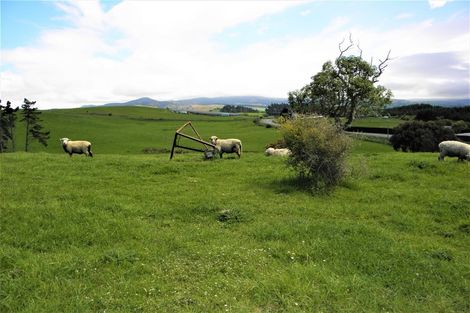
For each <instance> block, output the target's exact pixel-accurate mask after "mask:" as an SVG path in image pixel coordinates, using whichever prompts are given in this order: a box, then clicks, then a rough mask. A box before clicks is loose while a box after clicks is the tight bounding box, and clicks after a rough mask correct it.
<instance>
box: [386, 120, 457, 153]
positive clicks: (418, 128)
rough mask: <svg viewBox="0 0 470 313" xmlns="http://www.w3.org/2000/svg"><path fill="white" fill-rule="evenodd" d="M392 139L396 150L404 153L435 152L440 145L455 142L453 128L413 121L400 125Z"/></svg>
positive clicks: (395, 129)
mask: <svg viewBox="0 0 470 313" xmlns="http://www.w3.org/2000/svg"><path fill="white" fill-rule="evenodd" d="M393 130H394V134H393V136H392V137H390V143H391V144H392V146H393V149H395V150H400V149H401V150H402V151H404V152H406V151H411V152H435V151H438V150H439V147H438V145H439V143H440V142H441V141H444V140H455V139H456V137H455V134H454V132H453V131H452V128H450V127H448V126H442V125H439V123H437V122H422V121H412V122H407V123H403V124H400V125H398V126H397V127H395V128H394V129H393Z"/></svg>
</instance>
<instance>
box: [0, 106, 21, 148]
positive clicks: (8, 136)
mask: <svg viewBox="0 0 470 313" xmlns="http://www.w3.org/2000/svg"><path fill="white" fill-rule="evenodd" d="M0 103H1V100H0ZM18 109H19V108H18V107H16V108H13V107H12V106H11V102H10V101H7V105H6V106H2V105H0V152H3V151H5V149H6V148H7V143H8V141H11V150H12V151H15V150H16V145H15V123H16V112H17V111H18Z"/></svg>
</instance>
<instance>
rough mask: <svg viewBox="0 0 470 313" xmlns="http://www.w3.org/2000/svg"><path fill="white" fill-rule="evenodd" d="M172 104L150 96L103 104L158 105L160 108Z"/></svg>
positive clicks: (110, 105) (111, 105)
mask: <svg viewBox="0 0 470 313" xmlns="http://www.w3.org/2000/svg"><path fill="white" fill-rule="evenodd" d="M171 104H172V102H171V101H158V100H154V99H152V98H148V97H143V98H139V99H135V100H131V101H127V102H122V103H116V102H115V103H107V104H103V106H107V107H117V106H133V105H145V106H153V107H158V108H166V107H168V106H170V105H171Z"/></svg>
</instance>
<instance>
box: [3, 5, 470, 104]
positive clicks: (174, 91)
mask: <svg viewBox="0 0 470 313" xmlns="http://www.w3.org/2000/svg"><path fill="white" fill-rule="evenodd" d="M293 5H298V3H297V2H280V1H273V2H268V1H259V2H249V1H241V2H235V1H234V2H229V1H220V2H214V1H208V2H201V1H197V2H182V1H173V2H162V1H128V2H122V3H119V4H118V5H116V6H114V7H113V8H112V9H111V10H110V11H108V12H104V11H102V9H101V7H100V6H99V4H98V3H97V2H96V1H76V2H67V3H61V4H59V6H60V8H61V10H62V11H63V12H64V14H65V17H66V18H67V19H69V20H70V21H71V22H72V24H73V27H71V28H68V29H56V30H49V31H46V32H44V33H43V34H42V35H41V37H40V38H39V39H38V41H37V42H36V43H35V45H34V46H28V47H20V48H16V49H12V50H2V62H5V63H7V64H11V65H13V66H14V68H15V69H14V70H10V71H3V72H2V73H1V78H0V79H1V84H2V95H1V98H2V99H3V98H5V99H9V100H12V101H14V103H18V104H19V103H20V101H21V100H22V99H23V98H24V97H27V98H28V99H33V100H38V104H39V106H40V107H41V108H49V107H73V106H80V105H83V104H86V103H106V102H115V101H126V100H131V99H134V98H136V97H142V96H149V97H153V98H155V99H159V100H165V99H182V98H188V97H195V96H220V95H247V94H255V95H264V96H275V97H285V96H286V95H287V92H288V91H291V90H294V89H298V88H300V87H302V86H303V85H305V84H307V83H308V82H309V81H310V77H311V76H313V75H314V74H315V73H316V72H317V71H319V70H320V69H321V66H322V64H323V63H324V62H325V61H327V60H331V59H334V58H335V57H336V56H337V54H338V43H339V42H340V41H341V40H342V39H343V38H347V37H348V36H349V33H352V35H353V39H354V40H357V39H360V42H361V48H362V50H363V51H364V57H365V58H366V59H369V58H370V57H371V56H373V57H374V59H375V60H377V59H378V58H381V57H384V56H385V55H386V54H387V52H388V50H389V49H392V57H394V58H396V59H397V60H398V59H399V58H405V60H406V57H407V56H411V55H420V54H423V53H440V52H447V51H455V52H458V55H459V56H462V55H468V54H469V47H468V42H470V34H469V30H468V26H466V23H468V17H465V16H464V15H455V16H453V17H451V18H449V19H447V20H439V21H433V20H427V21H418V22H415V23H414V24H406V25H404V26H401V27H396V28H394V29H391V30H388V31H387V30H383V29H378V28H373V27H365V26H361V27H360V26H357V23H354V21H351V20H350V19H349V18H347V17H337V18H335V19H333V20H332V21H331V22H330V23H329V24H327V25H325V26H324V27H322V29H319V30H318V29H317V30H312V33H311V34H310V35H306V36H304V37H293V36H292V37H284V38H283V39H276V40H274V39H272V40H270V41H265V42H258V43H254V44H250V45H246V46H243V47H242V48H239V49H236V50H227V49H225V48H224V49H222V47H221V46H220V43H218V42H216V41H215V39H214V38H215V35H217V34H220V33H221V32H222V31H224V30H227V29H230V28H232V27H234V26H237V25H239V24H242V23H245V22H252V21H255V20H257V19H258V18H260V17H262V16H265V15H270V14H275V13H279V12H282V11H283V10H285V9H287V8H289V7H290V6H293ZM313 31H317V32H316V33H313ZM110 34H111V35H112V36H111V37H109V35H110ZM242 36H243V33H239V32H238V30H237V29H235V30H233V31H230V32H229V37H230V38H232V39H233V40H236V39H237V38H239V37H242ZM455 61H456V63H455V64H452V67H453V68H454V69H455V68H459V67H460V68H468V58H467V60H466V61H465V60H462V58H461V57H459V58H455ZM397 62H398V61H397ZM465 62H467V63H465ZM465 64H467V65H465ZM394 66H395V65H394V61H391V62H390V65H389V67H388V68H387V70H386V71H385V73H384V75H383V78H382V80H383V82H382V83H383V84H384V85H385V86H387V87H389V86H388V85H390V87H389V88H391V87H392V86H393V91H394V93H395V95H396V97H405V96H408V95H410V94H411V95H413V94H415V93H423V95H424V93H425V92H428V93H429V94H427V95H424V96H426V97H432V96H433V95H434V92H435V90H438V88H434V89H433V88H425V87H426V86H425V85H424V82H425V80H424V79H423V78H424V76H423V74H420V71H421V69H422V67H420V68H418V69H417V68H412V69H410V68H406V69H404V63H402V64H401V65H400V66H398V65H397V66H396V69H395V70H394ZM431 66H432V64H431ZM424 67H425V66H424ZM410 71H411V73H410ZM410 77H413V78H412V79H411V78H410ZM438 78H439V77H438ZM441 78H442V77H441ZM444 78H445V79H450V78H449V77H447V76H446V77H444ZM413 82H414V84H413ZM416 82H420V83H419V84H417V83H416ZM421 82H423V83H421ZM432 83H433V84H434V85H435V84H437V83H436V82H432ZM434 85H433V86H434ZM413 86H416V87H413Z"/></svg>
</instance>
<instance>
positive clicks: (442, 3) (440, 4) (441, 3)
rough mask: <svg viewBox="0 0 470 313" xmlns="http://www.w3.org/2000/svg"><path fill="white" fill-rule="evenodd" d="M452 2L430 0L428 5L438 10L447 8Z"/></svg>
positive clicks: (448, 0) (447, 0)
mask: <svg viewBox="0 0 470 313" xmlns="http://www.w3.org/2000/svg"><path fill="white" fill-rule="evenodd" d="M451 1H452V0H428V3H429V7H430V8H431V9H436V8H441V7H443V6H445V5H446V4H447V3H448V2H451Z"/></svg>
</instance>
